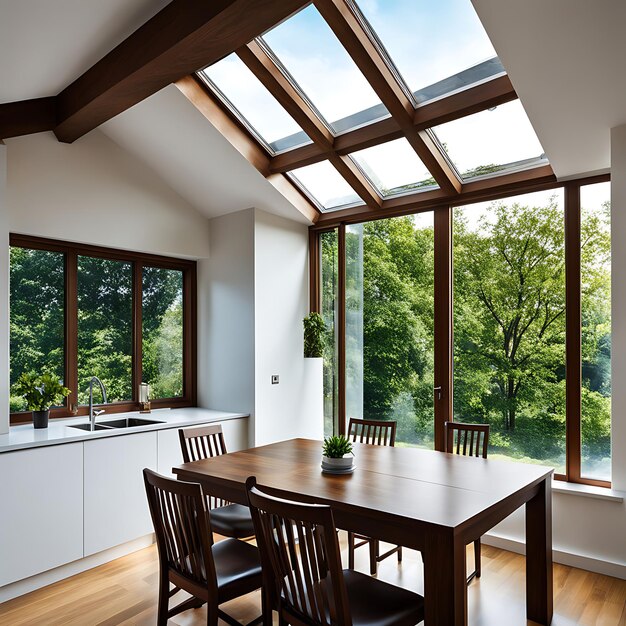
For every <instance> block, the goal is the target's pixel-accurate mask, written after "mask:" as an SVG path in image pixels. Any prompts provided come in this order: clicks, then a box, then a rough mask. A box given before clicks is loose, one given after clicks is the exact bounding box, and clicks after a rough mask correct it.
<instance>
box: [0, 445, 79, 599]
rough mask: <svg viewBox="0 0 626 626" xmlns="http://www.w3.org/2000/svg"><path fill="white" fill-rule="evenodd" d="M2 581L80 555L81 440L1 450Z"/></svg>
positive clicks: (29, 574)
mask: <svg viewBox="0 0 626 626" xmlns="http://www.w3.org/2000/svg"><path fill="white" fill-rule="evenodd" d="M0 503H1V504H0V587H1V586H3V585H6V584H8V583H12V582H14V581H16V580H21V579H23V578H27V577H28V576H33V575H34V574H39V573H40V572H45V571H47V570H49V569H52V568H53V567H58V566H59V565H63V564H64V563H69V562H71V561H75V560H76V559H80V558H82V556H83V444H82V442H81V443H71V444H66V445H62V446H49V447H45V448H34V449H30V450H18V451H16V452H9V453H5V454H0Z"/></svg>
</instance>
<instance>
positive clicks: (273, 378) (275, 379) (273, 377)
mask: <svg viewBox="0 0 626 626" xmlns="http://www.w3.org/2000/svg"><path fill="white" fill-rule="evenodd" d="M278 383H279V380H278V374H272V385H278Z"/></svg>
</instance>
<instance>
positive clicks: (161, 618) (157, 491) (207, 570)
mask: <svg viewBox="0 0 626 626" xmlns="http://www.w3.org/2000/svg"><path fill="white" fill-rule="evenodd" d="M143 475H144V482H145V486H146V494H147V496H148V505H149V507H150V514H151V515H152V522H153V524H154V532H155V534H156V543H157V549H158V553H159V604H158V611H157V624H158V626H165V625H166V624H167V620H168V619H169V618H170V617H173V616H174V615H178V614H179V613H181V612H182V611H186V610H188V609H192V608H199V607H201V606H202V605H203V604H207V625H208V626H217V624H218V619H222V620H224V621H225V622H226V623H227V624H230V625H231V626H236V625H238V624H239V622H238V621H236V620H235V619H233V618H232V617H230V615H228V614H227V613H225V612H224V611H222V610H221V609H220V608H219V606H220V604H222V603H224V602H228V601H229V600H232V599H234V598H238V597H239V596H243V595H245V594H247V593H250V592H252V591H255V590H256V589H259V588H260V587H261V585H262V573H261V563H260V556H259V551H258V549H257V548H255V547H254V546H253V545H251V544H249V543H245V542H244V541H238V540H237V539H225V540H224V541H220V542H218V543H215V544H214V543H213V533H212V532H211V516H210V513H209V509H208V508H207V506H206V499H205V497H204V494H203V492H202V488H201V487H200V485H199V484H197V483H187V482H182V481H179V480H172V479H171V478H166V477H165V476H161V475H159V474H157V473H156V472H153V471H152V470H149V469H144V471H143ZM170 583H171V584H173V585H174V588H173V589H172V590H170ZM181 590H184V591H186V592H187V593H190V594H191V595H192V597H191V598H189V599H188V600H184V601H183V602H181V603H180V604H178V605H177V606H175V607H173V608H172V609H170V608H169V599H170V597H171V596H173V595H175V594H176V593H178V592H179V591H181ZM262 617H263V616H262V615H261V616H260V617H258V618H257V619H255V620H253V621H252V622H250V624H258V623H260V622H261V621H262Z"/></svg>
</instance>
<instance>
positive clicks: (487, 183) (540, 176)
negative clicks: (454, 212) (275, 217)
mask: <svg viewBox="0 0 626 626" xmlns="http://www.w3.org/2000/svg"><path fill="white" fill-rule="evenodd" d="M560 184H561V183H559V182H558V181H557V179H556V176H555V175H554V172H553V171H552V168H551V167H550V165H542V166H539V167H534V168H532V169H528V170H524V171H521V172H512V173H510V174H502V175H500V176H492V177H489V178H484V179H482V180H477V181H474V182H469V183H465V184H464V185H463V189H462V191H461V193H460V194H446V193H444V192H443V191H442V190H441V189H436V190H432V191H423V192H416V193H413V194H407V195H404V196H398V197H396V198H389V199H388V200H385V201H384V202H383V205H382V207H381V208H380V209H379V210H373V209H371V208H369V207H366V206H363V205H362V206H357V207H351V208H349V209H342V210H340V211H332V212H328V213H323V214H322V215H321V216H320V218H319V219H318V220H317V222H316V224H315V226H314V228H315V229H319V230H324V229H328V228H334V227H336V226H338V225H339V224H341V223H346V224H354V223H358V222H363V221H368V220H372V219H379V218H382V217H385V218H386V217H399V216H401V215H411V214H413V213H419V212H422V211H430V210H432V209H434V208H436V207H439V206H446V205H450V204H452V205H454V206H461V205H464V204H471V203H474V202H483V201H492V200H498V199H500V198H505V197H507V196H510V195H513V194H518V193H520V194H521V193H530V192H532V191H542V190H545V189H553V188H554V187H557V186H559V185H560Z"/></svg>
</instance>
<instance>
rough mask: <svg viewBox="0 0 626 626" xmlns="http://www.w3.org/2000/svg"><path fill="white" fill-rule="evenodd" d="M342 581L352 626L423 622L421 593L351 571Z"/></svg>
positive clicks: (346, 571)
mask: <svg viewBox="0 0 626 626" xmlns="http://www.w3.org/2000/svg"><path fill="white" fill-rule="evenodd" d="M343 578H344V581H345V584H346V592H347V594H348V604H349V606H350V614H351V616H352V626H415V624H419V623H420V622H421V621H422V620H423V619H424V598H422V596H420V595H419V594H417V593H413V592H412V591H407V590H406V589H403V588H402V587H396V586H395V585H390V584H389V583H386V582H383V581H382V580H378V579H376V578H372V577H371V576H367V575H365V574H362V573H361V572H355V571H354V570H351V569H344V570H343ZM285 582H286V583H287V584H286V587H287V588H289V583H288V581H285ZM319 584H320V585H325V584H326V581H325V580H323V581H322V582H321V583H319ZM328 619H329V621H330V617H329V618H328Z"/></svg>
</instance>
